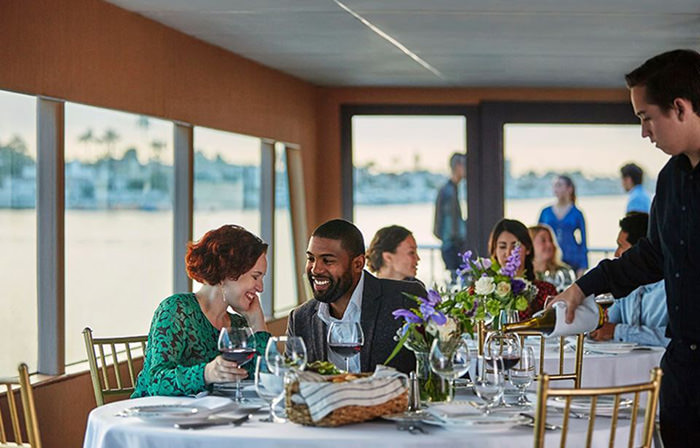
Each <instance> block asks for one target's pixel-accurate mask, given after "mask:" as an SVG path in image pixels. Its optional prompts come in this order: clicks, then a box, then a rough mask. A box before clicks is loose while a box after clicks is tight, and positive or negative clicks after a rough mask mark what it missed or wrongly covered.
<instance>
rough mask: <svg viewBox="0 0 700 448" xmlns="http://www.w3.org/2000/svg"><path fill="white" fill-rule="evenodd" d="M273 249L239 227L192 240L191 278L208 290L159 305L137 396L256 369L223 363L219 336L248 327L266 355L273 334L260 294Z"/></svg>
mask: <svg viewBox="0 0 700 448" xmlns="http://www.w3.org/2000/svg"><path fill="white" fill-rule="evenodd" d="M266 252H267V244H266V243H264V242H263V241H262V240H261V239H260V238H258V237H257V236H255V235H253V234H252V233H250V232H248V231H247V230H245V229H244V228H242V227H239V226H235V225H225V226H223V227H220V228H218V229H216V230H212V231H210V232H207V233H206V234H205V235H204V236H203V237H202V239H201V240H199V241H198V242H196V243H190V244H189V245H188V248H187V255H186V257H185V262H186V264H187V275H188V276H189V277H190V278H192V279H193V280H196V281H197V282H199V283H202V287H201V288H200V289H199V291H197V292H196V293H182V294H175V295H173V296H170V297H168V298H167V299H165V300H163V302H161V304H160V305H159V306H158V309H157V310H156V312H155V314H154V316H153V321H152V322H151V330H150V332H149V334H148V344H147V348H146V353H145V356H144V365H143V370H142V371H141V374H140V375H139V377H138V380H137V382H136V388H135V389H136V390H135V391H134V393H133V395H132V397H143V396H148V395H190V394H196V393H198V392H201V391H203V390H204V389H206V388H207V387H208V386H210V385H211V384H212V383H216V382H231V381H235V380H236V378H239V379H240V378H245V377H247V376H249V375H250V374H251V372H252V370H251V369H252V366H254V365H255V362H248V363H246V365H244V366H242V367H244V368H240V367H239V366H238V365H237V364H236V363H235V362H233V361H226V360H224V359H223V357H222V356H221V355H220V354H219V351H218V349H217V340H218V336H219V332H220V331H221V329H222V328H224V327H244V326H249V327H251V328H252V330H253V331H254V332H255V334H254V338H255V346H256V350H257V352H258V355H260V354H262V353H264V350H265V347H266V345H267V340H268V339H269V337H270V334H269V333H268V331H267V326H266V324H265V317H264V314H263V311H262V308H261V307H260V299H259V298H258V294H259V293H261V292H262V290H263V277H264V276H265V272H266V271H267V258H266ZM229 307H230V308H231V309H233V311H234V313H229V312H228V309H229ZM253 361H254V360H253Z"/></svg>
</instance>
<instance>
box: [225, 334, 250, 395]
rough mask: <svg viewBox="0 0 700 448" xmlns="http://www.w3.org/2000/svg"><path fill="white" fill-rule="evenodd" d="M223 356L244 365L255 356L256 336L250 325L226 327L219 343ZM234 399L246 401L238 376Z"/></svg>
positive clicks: (241, 365)
mask: <svg viewBox="0 0 700 448" xmlns="http://www.w3.org/2000/svg"><path fill="white" fill-rule="evenodd" d="M217 346H218V348H219V351H220V352H221V356H222V357H223V358H224V359H225V360H227V361H235V362H236V363H237V364H238V367H243V366H244V365H245V364H247V363H248V362H249V361H251V360H252V359H253V357H254V356H255V338H254V337H253V329H252V328H250V327H224V328H222V329H221V333H219V341H218V343H217ZM233 401H236V402H238V403H240V402H242V401H245V400H243V395H242V394H241V379H240V377H238V376H236V392H235V395H234V397H233Z"/></svg>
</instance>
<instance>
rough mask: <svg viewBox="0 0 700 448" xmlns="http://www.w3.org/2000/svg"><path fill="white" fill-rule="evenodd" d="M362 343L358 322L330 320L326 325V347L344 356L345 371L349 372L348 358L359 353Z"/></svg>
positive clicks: (362, 335)
mask: <svg viewBox="0 0 700 448" xmlns="http://www.w3.org/2000/svg"><path fill="white" fill-rule="evenodd" d="M364 343H365V335H364V334H363V333H362V327H361V326H360V323H359V322H332V323H331V324H330V326H329V327H328V348H330V350H331V351H332V352H333V353H335V354H336V355H340V356H342V357H343V358H345V371H346V372H350V358H352V357H353V356H357V355H359V354H360V350H361V349H362V346H363V345H364Z"/></svg>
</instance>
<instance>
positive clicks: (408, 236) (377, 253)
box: [366, 225, 420, 281]
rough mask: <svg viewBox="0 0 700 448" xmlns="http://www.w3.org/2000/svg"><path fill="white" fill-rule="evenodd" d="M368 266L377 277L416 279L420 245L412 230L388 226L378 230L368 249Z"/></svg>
mask: <svg viewBox="0 0 700 448" xmlns="http://www.w3.org/2000/svg"><path fill="white" fill-rule="evenodd" d="M366 258H367V267H368V268H369V270H370V272H372V273H373V274H375V275H376V276H377V278H388V279H392V280H408V281H416V280H417V279H416V274H417V273H418V262H419V261H420V256H419V255H418V246H417V244H416V239H415V238H414V237H413V234H412V233H411V231H410V230H408V229H407V228H405V227H401V226H396V225H394V226H388V227H383V228H381V229H379V230H377V233H375V234H374V238H372V242H371V243H370V245H369V249H367V254H366Z"/></svg>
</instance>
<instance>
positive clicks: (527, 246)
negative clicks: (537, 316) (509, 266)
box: [489, 219, 557, 320]
mask: <svg viewBox="0 0 700 448" xmlns="http://www.w3.org/2000/svg"><path fill="white" fill-rule="evenodd" d="M516 244H519V247H520V260H522V262H521V264H520V267H519V268H518V270H517V272H516V273H515V276H516V277H522V278H525V279H526V280H529V281H530V282H532V284H533V285H535V286H536V287H537V296H536V297H535V298H534V299H533V300H532V302H530V305H529V306H528V307H527V309H526V310H525V311H521V312H520V320H523V319H529V318H530V317H532V314H533V313H536V312H537V311H539V310H541V309H542V308H544V303H545V301H546V300H547V297H549V296H555V295H556V294H557V290H556V288H555V287H554V285H552V284H551V283H549V282H545V281H541V280H536V279H535V271H534V268H533V267H532V259H533V258H534V256H535V251H534V248H533V246H532V239H531V238H530V232H528V230H527V227H525V224H523V223H521V222H520V221H516V220H514V219H502V220H500V221H498V222H497V223H496V225H495V226H493V230H491V236H490V237H489V252H490V253H491V257H492V258H494V259H495V260H496V261H498V264H499V265H501V266H505V265H506V260H507V259H508V257H509V256H510V254H511V252H512V251H513V248H515V245H516Z"/></svg>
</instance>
